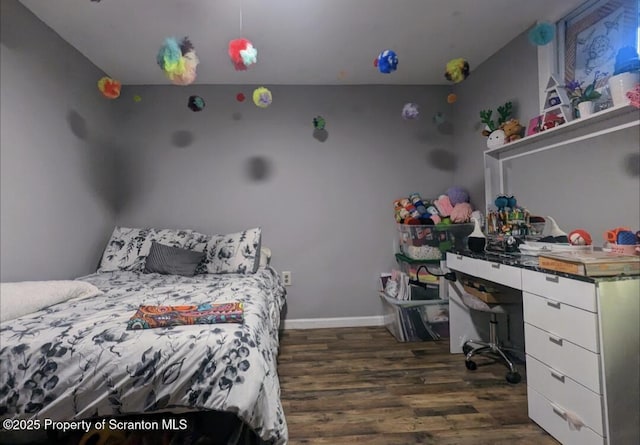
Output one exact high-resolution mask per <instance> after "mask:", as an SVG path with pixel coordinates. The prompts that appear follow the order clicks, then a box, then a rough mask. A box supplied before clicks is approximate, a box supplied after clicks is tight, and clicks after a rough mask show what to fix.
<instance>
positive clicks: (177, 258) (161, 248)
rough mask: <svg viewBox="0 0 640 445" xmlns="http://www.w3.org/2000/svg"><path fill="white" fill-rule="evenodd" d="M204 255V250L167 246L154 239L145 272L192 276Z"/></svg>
mask: <svg viewBox="0 0 640 445" xmlns="http://www.w3.org/2000/svg"><path fill="white" fill-rule="evenodd" d="M204 257H205V253H204V252H195V251H193V250H188V249H181V248H179V247H171V246H165V245H164V244H160V243H156V242H155V241H154V242H153V243H152V244H151V250H150V251H149V256H147V261H146V263H145V265H144V273H161V274H169V275H183V276H185V277H192V276H194V275H195V273H196V268H197V267H198V264H200V262H201V261H202V260H203V259H204Z"/></svg>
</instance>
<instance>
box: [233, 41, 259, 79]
mask: <svg viewBox="0 0 640 445" xmlns="http://www.w3.org/2000/svg"><path fill="white" fill-rule="evenodd" d="M229 57H230V58H231V62H233V67H234V68H235V69H236V71H246V69H247V68H248V67H249V65H253V64H254V63H256V62H257V61H258V50H257V49H256V48H255V47H254V46H253V44H252V43H251V42H250V41H248V40H247V39H235V40H232V41H230V42H229Z"/></svg>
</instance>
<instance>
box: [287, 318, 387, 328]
mask: <svg viewBox="0 0 640 445" xmlns="http://www.w3.org/2000/svg"><path fill="white" fill-rule="evenodd" d="M359 326H384V316H382V315H373V316H370V317H340V318H298V319H294V320H283V322H282V327H283V328H284V329H315V328H353V327H359Z"/></svg>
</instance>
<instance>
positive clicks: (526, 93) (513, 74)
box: [453, 33, 538, 211]
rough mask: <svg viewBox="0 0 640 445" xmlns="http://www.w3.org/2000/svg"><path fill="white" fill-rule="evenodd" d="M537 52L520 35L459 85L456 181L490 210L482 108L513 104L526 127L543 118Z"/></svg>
mask: <svg viewBox="0 0 640 445" xmlns="http://www.w3.org/2000/svg"><path fill="white" fill-rule="evenodd" d="M537 91H538V60H537V49H536V47H535V46H533V45H531V44H530V43H529V41H528V39H527V36H526V33H525V34H522V35H520V36H519V37H517V38H516V39H514V40H513V41H511V42H510V43H509V44H507V45H506V46H505V47H503V48H502V49H501V50H500V51H498V52H497V53H496V54H494V55H493V56H491V57H490V58H489V59H487V60H486V61H485V62H484V63H483V64H482V65H480V66H478V67H471V75H470V76H469V77H468V78H467V79H466V80H465V81H463V82H461V83H459V84H457V85H456V87H455V92H456V94H457V95H458V101H457V102H456V103H455V104H454V116H453V124H454V133H453V148H454V152H455V153H456V155H457V156H458V159H459V163H458V169H457V170H456V172H455V174H454V182H455V183H456V184H458V185H460V186H463V187H466V188H467V189H468V190H469V194H470V195H471V202H472V203H473V204H474V205H475V206H476V207H478V208H480V209H483V211H484V202H485V198H484V168H483V166H484V159H483V156H482V152H483V151H484V150H486V149H487V139H486V138H485V137H484V136H482V134H481V132H482V130H483V128H484V124H482V123H481V122H480V110H484V109H491V110H493V116H494V120H495V116H497V114H498V111H497V108H498V106H500V105H503V104H504V103H505V102H507V101H511V102H512V103H513V106H514V113H513V116H514V117H515V118H517V119H519V120H520V122H521V123H522V125H526V123H527V122H528V121H529V117H533V116H535V115H537V114H538V93H537Z"/></svg>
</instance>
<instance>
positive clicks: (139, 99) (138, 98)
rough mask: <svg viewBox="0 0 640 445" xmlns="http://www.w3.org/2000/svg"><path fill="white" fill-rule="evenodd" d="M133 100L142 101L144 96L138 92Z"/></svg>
mask: <svg viewBox="0 0 640 445" xmlns="http://www.w3.org/2000/svg"><path fill="white" fill-rule="evenodd" d="M133 101H134V102H135V103H138V102H142V97H140V95H138V94H136V95H135V96H133Z"/></svg>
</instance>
